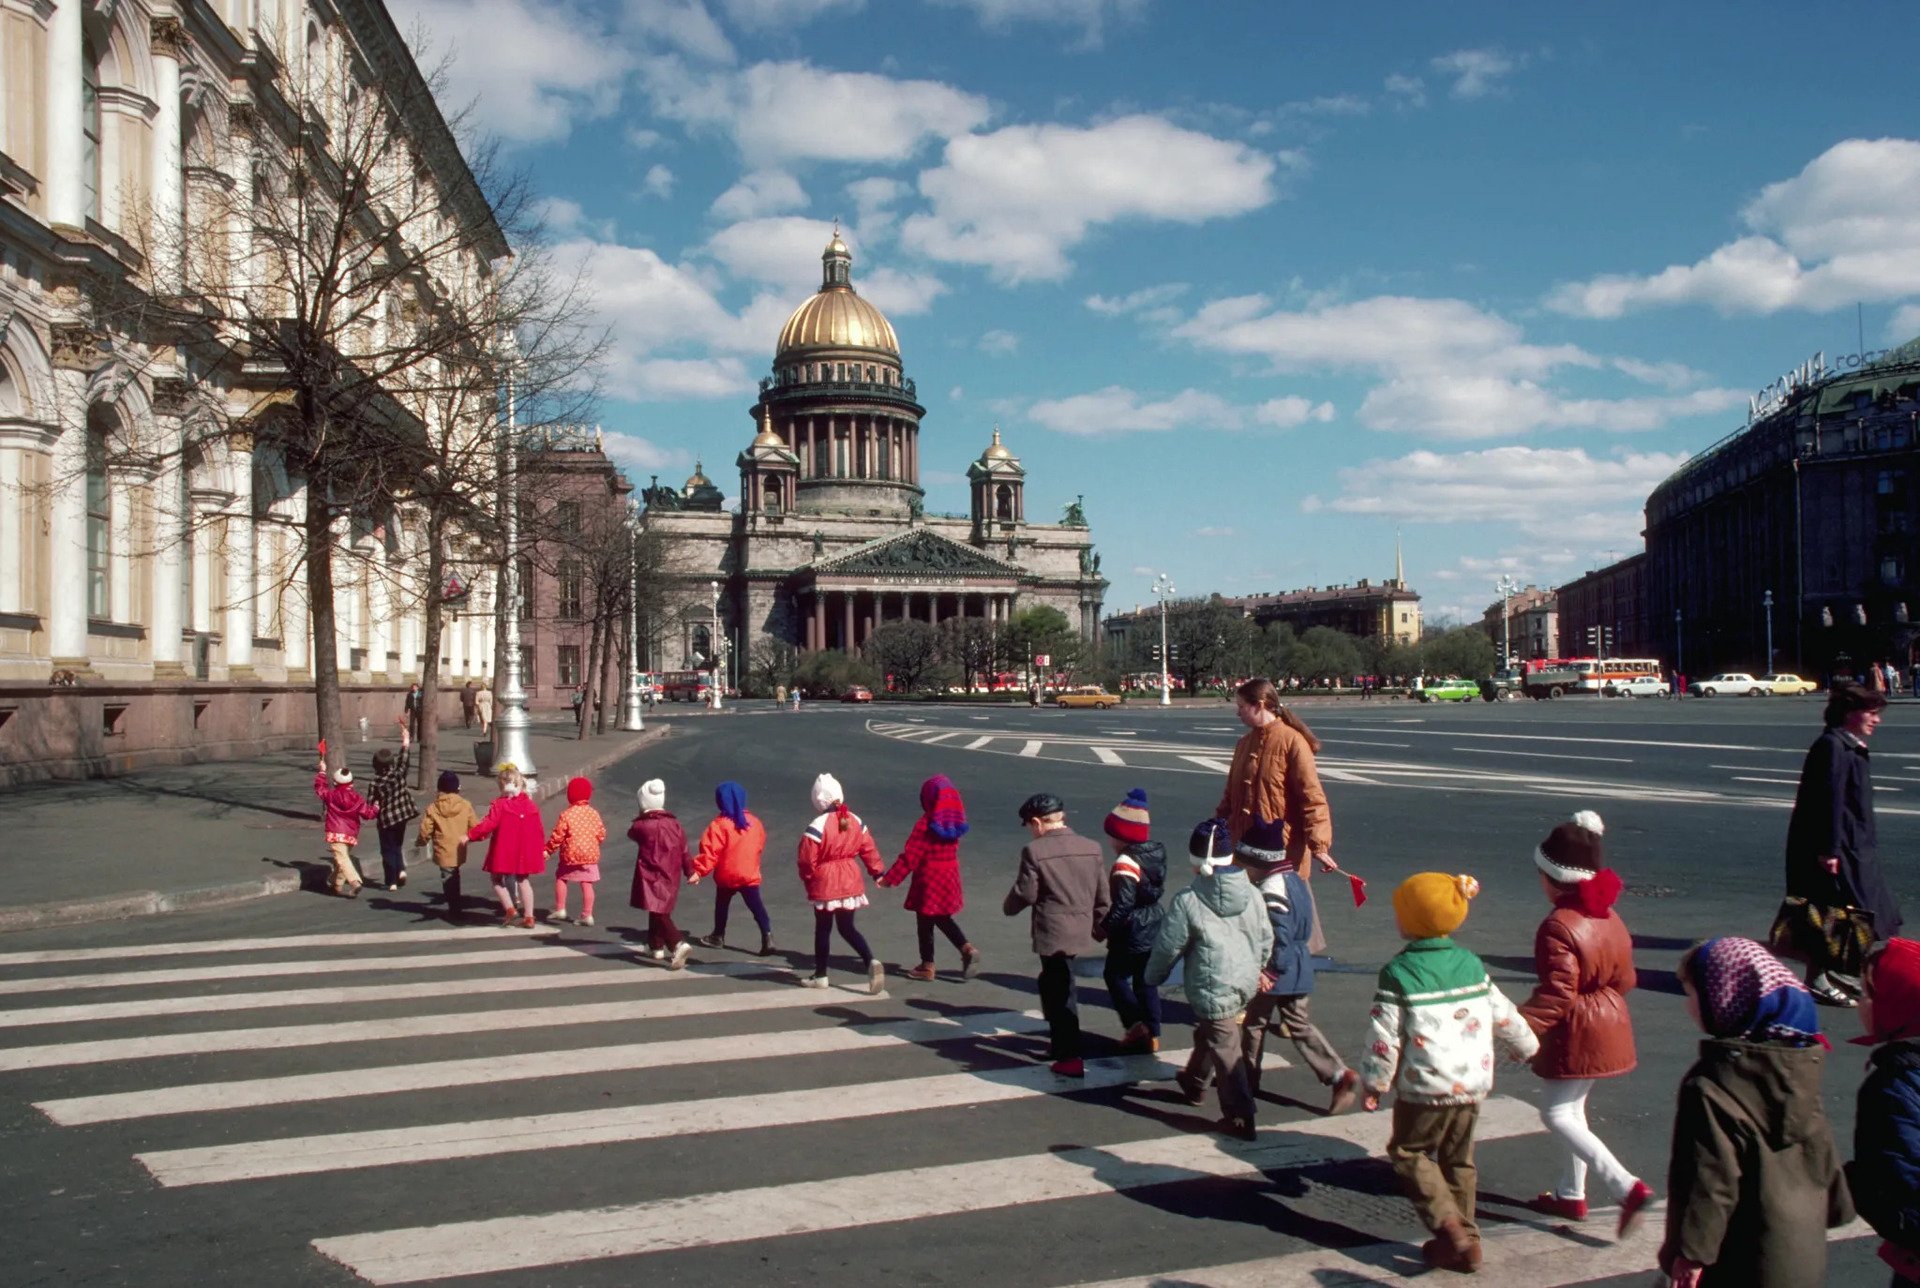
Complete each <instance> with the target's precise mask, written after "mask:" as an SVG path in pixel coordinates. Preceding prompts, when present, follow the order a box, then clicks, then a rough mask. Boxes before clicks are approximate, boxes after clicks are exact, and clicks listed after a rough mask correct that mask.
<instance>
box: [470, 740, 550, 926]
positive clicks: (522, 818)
mask: <svg viewBox="0 0 1920 1288" xmlns="http://www.w3.org/2000/svg"><path fill="white" fill-rule="evenodd" d="M495 782H497V783H498V784H499V787H500V794H499V795H498V796H496V797H494V798H493V804H491V805H489V806H488V807H487V816H486V817H485V818H483V819H481V820H480V821H479V822H478V823H476V824H474V825H473V827H472V828H471V829H470V830H469V831H468V832H467V840H468V841H481V840H485V839H486V838H487V837H489V836H491V837H492V838H493V843H492V844H491V845H489V846H488V847H487V861H486V864H485V865H484V866H485V869H486V872H487V875H489V876H490V877H492V878H493V893H494V897H495V898H497V899H498V900H499V901H500V913H501V918H502V921H501V924H502V925H506V926H520V927H522V928H524V929H527V930H532V929H533V925H534V921H533V915H534V909H533V878H534V877H536V876H539V875H540V874H541V873H542V872H545V871H546V870H547V857H546V836H547V830H546V827H545V825H544V824H542V823H541V821H540V806H539V805H538V804H537V803H535V801H534V799H533V797H531V796H529V795H528V794H527V780H526V779H525V778H524V777H522V776H521V774H520V771H519V770H518V769H516V768H515V767H514V766H512V765H503V766H501V769H500V772H499V774H498V775H496V776H495Z"/></svg>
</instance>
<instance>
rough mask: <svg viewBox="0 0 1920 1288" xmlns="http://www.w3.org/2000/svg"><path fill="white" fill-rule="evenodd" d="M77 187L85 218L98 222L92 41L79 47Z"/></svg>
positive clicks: (96, 71)
mask: <svg viewBox="0 0 1920 1288" xmlns="http://www.w3.org/2000/svg"><path fill="white" fill-rule="evenodd" d="M80 183H81V186H82V189H83V191H84V193H85V196H86V215H87V218H89V219H91V220H93V221H95V222H96V223H97V222H99V219H100V53H99V50H98V49H97V48H96V47H95V45H94V43H93V37H92V36H88V37H86V38H84V39H83V40H82V42H81V45H80Z"/></svg>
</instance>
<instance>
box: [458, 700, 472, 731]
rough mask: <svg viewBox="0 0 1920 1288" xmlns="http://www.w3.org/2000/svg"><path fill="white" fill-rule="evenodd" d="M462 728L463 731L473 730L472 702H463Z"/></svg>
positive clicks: (461, 710) (461, 707) (461, 708)
mask: <svg viewBox="0 0 1920 1288" xmlns="http://www.w3.org/2000/svg"><path fill="white" fill-rule="evenodd" d="M460 727H461V728H462V729H471V728H473V704H472V703H471V702H463V703H461V704H460Z"/></svg>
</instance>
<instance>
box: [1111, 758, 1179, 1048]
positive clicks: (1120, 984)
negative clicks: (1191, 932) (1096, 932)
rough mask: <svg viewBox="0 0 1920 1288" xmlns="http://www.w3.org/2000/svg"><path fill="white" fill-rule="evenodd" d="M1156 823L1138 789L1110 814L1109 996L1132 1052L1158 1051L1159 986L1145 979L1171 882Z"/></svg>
mask: <svg viewBox="0 0 1920 1288" xmlns="http://www.w3.org/2000/svg"><path fill="white" fill-rule="evenodd" d="M1152 825H1153V819H1152V816H1151V815H1150V814H1149V813H1148V812H1147V793H1146V791H1145V790H1144V789H1143V788H1139V787H1135V788H1134V789H1132V790H1131V791H1129V792H1128V793H1127V797H1126V799H1125V800H1123V801H1121V802H1120V803H1119V804H1118V805H1115V806H1114V807H1113V809H1112V811H1111V812H1109V813H1108V815H1107V821H1106V826H1105V830H1106V833H1107V840H1108V841H1109V842H1110V843H1111V844H1112V846H1113V867H1112V868H1111V869H1110V870H1109V871H1108V873H1107V893H1108V897H1109V898H1110V899H1111V900H1112V902H1111V903H1110V904H1109V905H1108V907H1107V915H1106V919H1105V920H1104V921H1103V922H1102V923H1101V926H1102V928H1103V929H1104V930H1105V931H1106V936H1107V968H1106V972H1105V973H1106V980H1107V995H1108V996H1109V997H1111V998H1112V999H1113V1009H1114V1011H1115V1013H1116V1014H1118V1015H1119V1017H1120V1023H1121V1024H1123V1025H1125V1026H1126V1032H1125V1033H1124V1034H1123V1035H1122V1036H1121V1038H1120V1046H1121V1049H1122V1050H1124V1051H1128V1052H1148V1051H1158V1050H1159V1049H1160V990H1159V989H1157V988H1155V987H1154V986H1153V985H1151V984H1149V983H1147V962H1148V960H1149V959H1150V958H1151V957H1152V956H1153V940H1154V936H1155V935H1157V934H1159V932H1160V922H1161V919H1162V918H1163V917H1165V916H1166V909H1164V908H1162V907H1161V906H1160V896H1161V894H1162V893H1163V892H1164V891H1165V889H1166V883H1167V851H1166V847H1165V846H1163V845H1161V844H1160V843H1159V842H1158V841H1154V840H1150V839H1148V838H1149V833H1150V830H1151V828H1152Z"/></svg>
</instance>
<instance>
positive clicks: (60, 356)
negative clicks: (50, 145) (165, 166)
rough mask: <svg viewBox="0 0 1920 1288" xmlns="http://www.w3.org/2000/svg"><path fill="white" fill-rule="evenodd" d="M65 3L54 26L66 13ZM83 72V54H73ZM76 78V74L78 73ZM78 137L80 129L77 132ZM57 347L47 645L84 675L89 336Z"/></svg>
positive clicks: (63, 665)
mask: <svg viewBox="0 0 1920 1288" xmlns="http://www.w3.org/2000/svg"><path fill="white" fill-rule="evenodd" d="M69 8H71V9H74V10H75V11H76V12H75V17H74V21H75V22H76V23H78V21H79V18H78V16H77V12H78V5H77V3H73V4H62V5H61V7H60V9H58V10H56V11H55V15H54V16H55V21H56V22H57V21H58V20H59V15H60V14H61V13H63V12H65V11H66V10H67V9H69ZM74 66H75V68H76V69H77V68H78V67H79V55H78V53H76V54H75V55H74ZM75 75H76V76H77V75H78V71H77V70H76V72H75ZM76 133H77V127H76ZM53 343H54V348H53V366H54V371H53V397H54V418H55V419H56V421H57V422H58V424H59V426H60V437H59V438H58V439H56V440H55V441H54V445H53V477H52V478H51V479H50V480H48V482H49V485H50V487H51V491H52V495H51V497H50V498H49V505H48V507H47V510H48V525H47V526H48V532H47V556H48V565H49V567H48V573H49V580H48V584H49V585H50V586H51V587H52V588H53V594H52V597H51V601H50V602H49V603H48V605H47V645H48V649H49V651H50V652H51V653H52V654H53V666H54V669H55V670H62V669H65V670H74V671H84V670H87V669H89V667H88V660H87V598H88V587H87V370H86V368H87V366H88V364H89V360H90V357H91V347H92V345H91V337H90V336H87V335H86V334H85V333H83V332H80V331H78V330H77V329H75V328H69V327H55V328H54V342H53Z"/></svg>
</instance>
